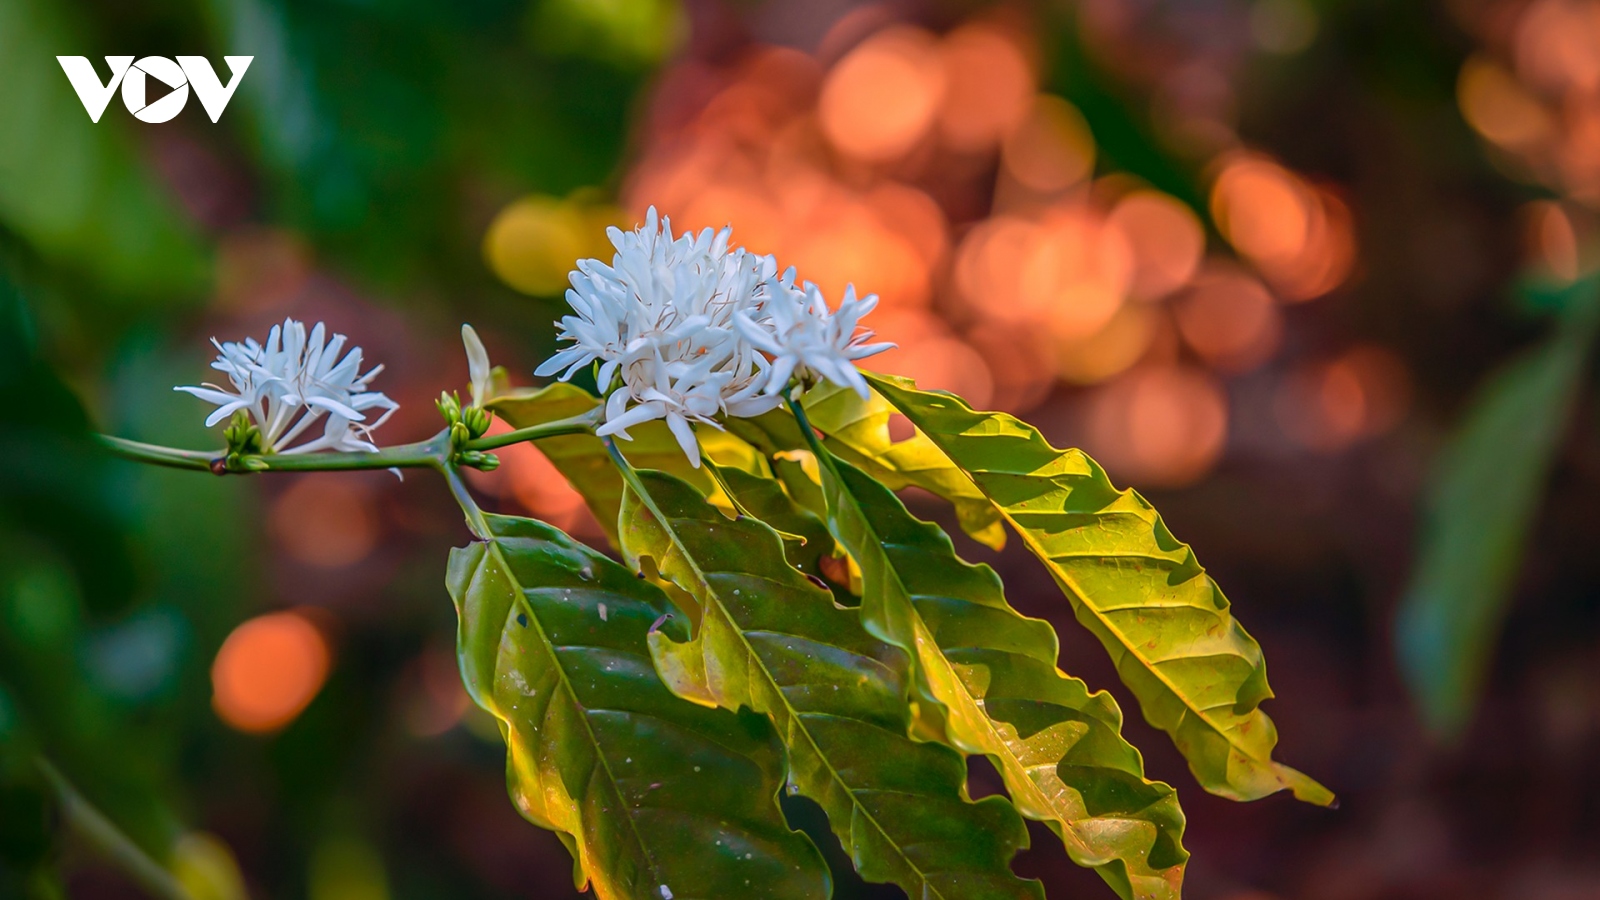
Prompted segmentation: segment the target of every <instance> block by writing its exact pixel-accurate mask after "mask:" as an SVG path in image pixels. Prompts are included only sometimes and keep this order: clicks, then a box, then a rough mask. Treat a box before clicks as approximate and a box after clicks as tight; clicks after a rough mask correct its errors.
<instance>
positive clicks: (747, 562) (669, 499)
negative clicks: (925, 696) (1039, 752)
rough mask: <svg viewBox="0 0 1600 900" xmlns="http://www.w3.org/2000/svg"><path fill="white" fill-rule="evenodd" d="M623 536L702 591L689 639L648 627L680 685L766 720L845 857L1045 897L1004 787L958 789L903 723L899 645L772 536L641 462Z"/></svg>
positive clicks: (632, 550) (957, 763)
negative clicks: (867, 626) (875, 633)
mask: <svg viewBox="0 0 1600 900" xmlns="http://www.w3.org/2000/svg"><path fill="white" fill-rule="evenodd" d="M639 477H640V489H641V490H642V492H643V495H642V496H641V495H640V494H635V493H634V492H632V491H630V492H629V494H628V496H627V497H626V498H625V500H624V505H623V519H622V522H623V527H622V545H623V550H624V552H625V553H626V554H627V556H628V558H629V559H631V560H634V561H635V562H636V563H642V561H643V560H645V559H648V560H650V561H652V562H653V564H654V566H655V567H656V568H657V570H659V571H660V573H661V575H662V576H663V577H665V578H667V579H669V580H670V581H672V582H673V583H674V584H676V585H677V586H678V587H679V588H680V589H682V590H683V591H685V592H687V593H688V594H690V595H692V596H693V598H694V599H695V600H696V601H697V602H698V603H699V605H700V607H699V610H698V612H699V619H700V622H699V625H698V628H697V629H696V633H695V635H694V637H693V639H691V640H688V641H677V640H674V639H672V638H670V637H668V636H667V635H665V634H662V633H656V634H653V635H651V639H650V647H651V651H652V652H653V653H654V655H655V659H656V668H657V670H658V671H660V672H661V673H662V676H663V678H664V679H665V680H666V681H667V683H668V684H669V685H670V686H671V687H672V689H673V691H674V692H675V693H677V694H678V695H679V696H682V697H690V698H693V699H696V700H698V701H700V702H702V703H707V704H714V705H717V706H721V707H723V708H725V709H740V708H750V709H753V710H755V711H757V712H759V713H762V714H764V715H766V716H767V717H768V718H770V719H771V720H772V722H773V724H774V725H775V726H777V730H778V734H779V735H780V736H781V737H782V739H783V741H784V744H785V746H786V748H787V749H788V755H789V779H790V782H791V784H792V785H793V786H794V788H793V789H794V790H796V791H798V792H799V793H801V794H804V795H805V796H807V797H810V798H811V799H813V800H815V801H817V803H818V804H820V805H821V806H822V808H823V809H824V810H825V811H826V812H827V813H828V819H829V821H830V823H831V824H832V826H833V830H834V833H835V834H837V835H838V836H839V840H840V842H841V843H842V844H843V845H844V847H845V850H846V852H848V853H849V854H850V857H851V859H852V860H853V861H854V862H855V865H856V869H857V871H859V872H860V873H861V875H862V877H863V878H865V879H867V880H868V881H878V882H893V883H894V884H898V885H899V886H900V887H902V888H904V889H905V891H906V893H907V894H908V895H910V896H912V897H917V898H938V897H943V898H951V900H954V898H962V900H975V898H991V897H994V898H998V897H1008V898H1019V897H1036V898H1037V897H1042V896H1043V894H1042V891H1041V889H1040V887H1039V885H1038V883H1037V882H1031V881H1024V880H1022V879H1020V878H1018V877H1017V876H1016V875H1014V874H1012V872H1011V870H1010V869H1009V868H1008V863H1009V861H1010V859H1011V857H1012V856H1013V855H1014V854H1015V853H1016V852H1017V850H1018V849H1019V848H1022V847H1025V846H1027V842H1028V836H1027V831H1026V830H1025V829H1024V828H1023V823H1022V819H1021V817H1019V816H1018V815H1017V813H1016V810H1014V809H1013V808H1012V807H1011V804H1009V803H1007V802H1006V801H1005V800H1004V799H1003V798H1000V797H987V798H984V799H983V800H981V801H978V802H976V803H973V802H971V801H970V800H968V799H966V797H965V795H964V788H963V784H964V782H965V780H966V768H965V766H964V765H963V764H962V760H961V757H960V756H959V755H958V754H956V753H954V752H952V751H951V750H950V749H949V748H947V747H944V746H941V745H939V744H933V743H916V742H914V741H912V740H910V739H909V738H908V737H907V736H906V734H907V729H908V727H909V720H910V709H909V706H908V704H907V702H906V693H907V682H906V678H907V659H906V656H905V654H904V653H902V652H901V651H900V650H898V649H896V648H894V647H891V646H889V645H888V644H884V643H882V642H880V641H878V640H875V639H873V638H872V637H871V636H870V635H868V634H867V633H866V632H865V631H864V630H863V629H862V628H861V625H860V621H859V620H858V618H857V614H856V612H855V611H854V610H850V609H845V608H842V607H839V606H836V605H835V604H834V602H833V598H832V597H831V596H829V594H828V593H827V592H826V591H824V590H822V589H821V588H819V587H817V586H816V585H814V584H813V583H812V582H810V581H809V580H807V579H806V577H805V576H804V575H802V574H800V573H799V572H798V571H796V570H795V569H794V568H793V567H792V566H790V565H789V564H788V563H787V562H786V561H785V559H784V556H783V547H782V543H781V542H780V540H779V538H778V535H777V534H776V533H775V532H773V530H772V529H771V528H768V527H767V526H766V525H764V524H762V523H761V522H759V521H756V520H755V519H753V518H750V517H748V516H745V517H741V518H739V519H737V520H734V521H730V520H729V519H728V518H727V517H726V516H724V515H723V514H722V513H720V512H718V511H717V510H716V509H715V508H714V507H712V506H711V505H710V504H708V503H707V502H706V501H705V500H704V499H703V498H701V496H700V495H699V494H698V493H697V492H696V491H695V490H694V489H693V488H692V487H690V486H689V485H687V484H685V483H684V482H682V481H679V480H677V479H675V478H672V477H670V476H667V475H664V474H661V473H658V472H644V473H640V476H639Z"/></svg>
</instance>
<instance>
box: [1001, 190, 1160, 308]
mask: <svg viewBox="0 0 1600 900" xmlns="http://www.w3.org/2000/svg"><path fill="white" fill-rule="evenodd" d="M1020 274H1021V291H1020V294H1019V300H1020V301H1021V305H1022V307H1023V308H1024V309H1025V310H1027V311H1028V312H1029V313H1030V314H1031V315H1033V316H1035V317H1037V318H1039V319H1040V320H1041V321H1043V322H1044V323H1045V324H1046V325H1048V326H1049V328H1050V331H1051V333H1052V334H1054V335H1055V336H1056V337H1057V338H1060V339H1062V340H1075V339H1077V338H1082V337H1087V336H1089V335H1091V334H1094V333H1095V332H1096V331H1099V330H1100V329H1101V328H1103V327H1105V324H1106V323H1107V322H1109V321H1111V317H1112V316H1114V315H1116V314H1117V309H1118V308H1119V307H1121V306H1122V301H1123V299H1124V298H1125V297H1126V296H1127V293H1128V286H1129V284H1130V283H1131V282H1132V280H1133V250H1132V248H1130V247H1129V246H1128V241H1127V239H1126V238H1125V237H1124V236H1123V234H1122V232H1121V231H1119V230H1117V229H1115V228H1108V227H1106V225H1105V222H1104V221H1103V220H1102V219H1100V218H1099V217H1098V216H1096V215H1094V214H1093V213H1092V212H1090V211H1089V210H1088V209H1087V208H1075V207H1067V208H1060V209H1057V210H1055V211H1053V212H1052V214H1051V215H1050V216H1048V217H1047V218H1046V219H1045V221H1043V222H1042V223H1041V233H1040V235H1039V240H1037V241H1035V242H1034V243H1033V246H1032V247H1031V248H1030V252H1029V254H1028V256H1027V257H1026V258H1025V260H1024V261H1023V264H1022V271H1021V273H1020Z"/></svg>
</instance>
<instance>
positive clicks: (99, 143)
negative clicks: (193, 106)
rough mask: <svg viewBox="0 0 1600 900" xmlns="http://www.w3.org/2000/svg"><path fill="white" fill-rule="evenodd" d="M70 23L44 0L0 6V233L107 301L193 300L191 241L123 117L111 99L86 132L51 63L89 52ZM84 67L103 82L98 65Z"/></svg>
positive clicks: (197, 254) (63, 11)
mask: <svg viewBox="0 0 1600 900" xmlns="http://www.w3.org/2000/svg"><path fill="white" fill-rule="evenodd" d="M72 24H73V22H72V19H71V15H70V14H69V13H68V8H67V7H65V6H64V5H62V4H57V3H53V2H49V0H7V2H3V3H0V81H3V82H4V84H5V85H6V89H5V90H4V91H3V92H0V122H8V123H11V124H9V125H8V126H7V127H5V128H3V129H0V223H3V224H4V226H5V227H6V228H8V229H10V230H12V231H15V232H16V233H17V234H19V235H21V236H22V237H23V238H24V239H26V240H27V241H28V243H29V244H30V245H31V246H32V247H33V248H34V249H35V250H37V251H38V252H39V254H40V255H41V256H43V257H45V258H46V259H48V260H50V261H52V262H54V263H56V264H59V265H64V266H69V267H72V268H76V269H81V270H82V271H84V272H86V273H87V274H89V275H90V276H91V277H92V278H93V279H94V280H95V282H96V283H97V285H99V286H101V287H104V288H110V289H111V290H112V291H113V292H115V293H123V294H138V295H142V296H144V297H148V298H152V299H156V300H159V301H160V302H166V303H170V302H172V299H173V298H180V299H182V298H185V297H192V296H193V295H194V294H195V293H196V292H198V290H199V289H200V287H201V286H202V285H203V284H204V281H205V278H206V260H205V258H204V255H203V253H202V251H201V245H200V241H199V240H198V239H197V237H196V235H195V234H194V231H193V229H192V228H190V227H189V225H188V223H187V222H185V221H184V220H183V219H182V218H180V217H179V215H178V213H177V206H176V204H175V203H173V202H171V201H170V199H169V198H168V197H166V196H164V195H163V193H162V192H161V190H160V189H159V188H158V187H157V185H156V183H155V181H154V180H153V179H152V178H151V177H150V176H149V175H148V174H147V173H146V172H145V171H144V169H143V167H142V165H141V164H140V161H139V156H138V153H137V151H136V149H135V147H134V146H133V145H132V141H130V140H129V139H128V135H127V132H126V128H127V125H128V123H129V122H131V121H133V117H132V116H131V115H129V114H128V112H127V110H126V109H124V108H123V104H122V102H121V100H120V98H119V96H117V95H113V97H112V99H111V104H110V105H109V106H108V107H107V108H106V110H105V112H104V114H103V115H102V117H101V119H100V121H99V123H95V122H93V121H91V120H90V118H89V115H88V113H87V112H85V111H84V108H83V104H82V103H81V102H80V101H79V100H78V96H77V94H76V93H75V92H74V91H73V89H72V85H71V83H70V82H69V81H68V80H67V76H66V73H65V72H64V71H63V70H62V68H61V66H60V64H59V63H57V62H56V59H55V57H56V55H57V54H65V55H77V54H85V53H87V52H88V48H89V47H90V46H91V45H92V44H95V43H97V42H93V41H89V40H85V38H84V36H83V35H82V34H77V33H74V29H73V28H72ZM108 49H110V48H108ZM114 52H119V53H125V52H131V51H127V50H123V49H120V48H117V49H115V51H114ZM190 52H193V51H190ZM89 58H90V60H91V61H93V62H94V65H95V72H96V74H97V75H99V77H100V78H101V79H105V78H108V77H109V76H110V72H109V70H108V69H107V67H106V62H105V59H104V58H103V57H97V56H90V57H89ZM141 127H142V126H141Z"/></svg>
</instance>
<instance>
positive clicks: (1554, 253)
mask: <svg viewBox="0 0 1600 900" xmlns="http://www.w3.org/2000/svg"><path fill="white" fill-rule="evenodd" d="M1523 216H1524V218H1525V219H1526V222H1527V230H1528V243H1529V244H1530V245H1531V250H1532V254H1531V255H1532V256H1533V259H1534V261H1535V262H1536V263H1537V264H1538V265H1539V266H1541V267H1542V268H1544V270H1545V271H1547V272H1549V273H1550V274H1551V275H1552V276H1554V277H1555V278H1557V279H1559V280H1561V281H1566V282H1571V281H1575V280H1577V278H1578V274H1579V258H1578V233H1577V229H1575V228H1574V227H1573V224H1572V217H1571V216H1569V215H1567V211H1566V210H1564V209H1562V208H1561V204H1559V203H1556V202H1555V201H1553V200H1535V201H1533V202H1532V203H1529V204H1528V205H1527V206H1526V207H1525V208H1524V210H1523Z"/></svg>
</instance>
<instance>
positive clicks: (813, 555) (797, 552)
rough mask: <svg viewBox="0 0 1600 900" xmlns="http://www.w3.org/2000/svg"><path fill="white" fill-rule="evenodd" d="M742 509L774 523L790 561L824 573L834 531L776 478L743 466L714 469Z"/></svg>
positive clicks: (808, 571) (810, 572)
mask: <svg viewBox="0 0 1600 900" xmlns="http://www.w3.org/2000/svg"><path fill="white" fill-rule="evenodd" d="M714 471H716V472H717V473H718V477H719V478H720V479H721V480H722V482H723V489H724V490H725V491H726V492H727V493H728V494H729V495H731V496H732V498H733V501H734V502H735V503H736V504H738V508H739V511H740V512H741V513H745V514H748V515H751V516H754V517H756V518H757V519H760V520H761V521H763V522H765V523H767V524H768V525H771V526H772V527H773V529H774V530H776V531H777V532H778V534H779V535H780V536H782V538H783V552H784V556H785V557H787V558H788V560H789V564H790V565H792V566H794V567H795V568H796V569H799V570H800V571H802V572H804V573H806V574H807V575H816V576H818V577H821V576H822V575H823V571H822V564H821V560H822V558H823V557H824V556H831V555H832V554H833V535H832V534H831V533H829V531H828V526H827V525H825V524H823V521H822V520H821V519H819V518H817V517H816V516H815V515H814V514H812V512H811V511H810V510H808V509H806V508H805V507H803V506H801V505H800V504H798V503H796V502H795V501H794V500H793V499H792V498H791V497H790V496H789V495H788V494H787V493H785V491H784V485H783V483H780V482H779V481H778V480H777V479H776V478H762V477H760V476H757V475H751V474H750V473H749V472H745V471H742V470H740V469H723V468H721V467H718V468H717V469H716V470H714Z"/></svg>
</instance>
